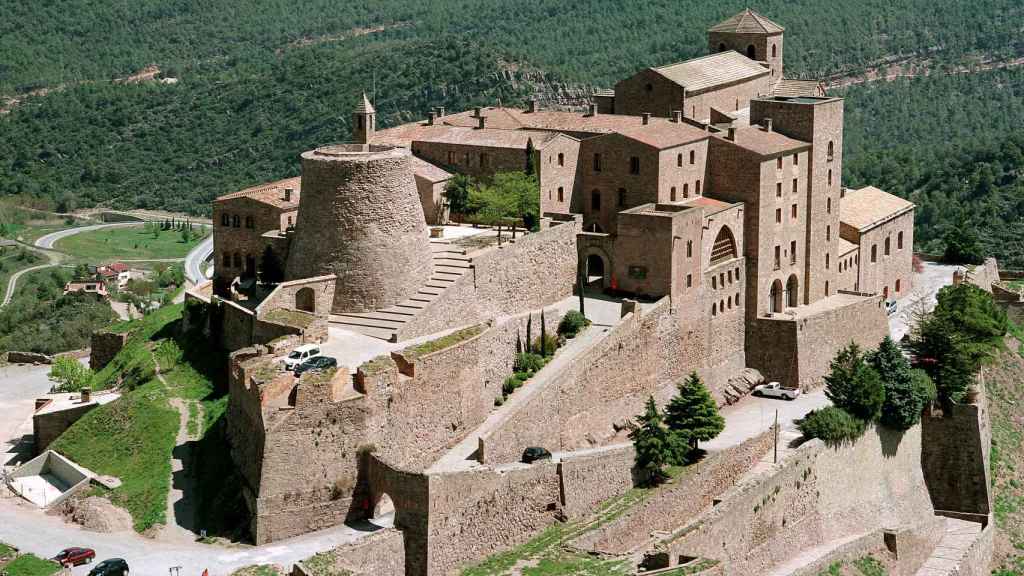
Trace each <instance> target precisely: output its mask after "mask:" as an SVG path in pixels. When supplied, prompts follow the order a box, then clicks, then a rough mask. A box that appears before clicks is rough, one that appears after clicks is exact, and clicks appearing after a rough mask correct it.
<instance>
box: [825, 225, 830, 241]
mask: <svg viewBox="0 0 1024 576" xmlns="http://www.w3.org/2000/svg"><path fill="white" fill-rule="evenodd" d="M830 240H832V225H831V224H830V225H828V226H825V241H826V242H828V241H830Z"/></svg>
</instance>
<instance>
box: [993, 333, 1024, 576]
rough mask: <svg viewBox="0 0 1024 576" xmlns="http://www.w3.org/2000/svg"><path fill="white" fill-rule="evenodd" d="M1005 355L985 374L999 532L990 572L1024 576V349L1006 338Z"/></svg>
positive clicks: (1000, 356)
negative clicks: (1023, 441) (1023, 384)
mask: <svg viewBox="0 0 1024 576" xmlns="http://www.w3.org/2000/svg"><path fill="white" fill-rule="evenodd" d="M1006 342H1007V349H1006V350H1005V351H1003V352H1002V353H1000V354H999V356H997V357H996V358H995V361H994V362H992V364H991V366H990V367H989V368H988V369H987V371H986V387H987V391H988V394H989V399H990V407H991V410H992V412H991V418H992V455H991V461H990V465H991V469H992V485H993V495H994V498H993V500H994V503H993V504H994V512H995V519H996V525H997V526H998V527H999V532H997V536H996V550H995V554H994V556H993V568H998V569H999V570H997V571H994V572H993V574H995V575H997V576H1020V575H1022V574H1024V556H1022V555H1021V549H1022V547H1024V489H1022V487H1024V453H1022V452H1021V450H1020V445H1021V440H1022V439H1024V413H1022V409H1024V388H1022V386H1021V383H1022V382H1024V347H1022V345H1021V343H1020V341H1018V340H1016V339H1015V338H1012V337H1007V339H1006Z"/></svg>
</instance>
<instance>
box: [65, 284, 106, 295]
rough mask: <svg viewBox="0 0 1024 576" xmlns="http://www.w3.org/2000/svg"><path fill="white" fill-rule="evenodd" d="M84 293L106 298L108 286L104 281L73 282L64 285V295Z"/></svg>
mask: <svg viewBox="0 0 1024 576" xmlns="http://www.w3.org/2000/svg"><path fill="white" fill-rule="evenodd" d="M78 292H84V293H86V294H96V295H97V296H100V297H101V298H106V297H107V296H108V294H107V285H106V283H104V282H103V281H102V280H72V281H70V282H68V283H67V284H65V285H64V294H65V295H67V294H72V293H78Z"/></svg>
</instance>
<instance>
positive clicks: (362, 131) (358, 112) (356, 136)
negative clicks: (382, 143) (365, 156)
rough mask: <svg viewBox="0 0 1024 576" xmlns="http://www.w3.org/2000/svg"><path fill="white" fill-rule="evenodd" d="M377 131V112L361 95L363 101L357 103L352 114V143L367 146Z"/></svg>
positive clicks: (364, 95) (364, 96)
mask: <svg viewBox="0 0 1024 576" xmlns="http://www.w3.org/2000/svg"><path fill="white" fill-rule="evenodd" d="M376 130H377V111H376V110H374V108H373V104H370V101H369V100H367V99H366V93H365V92H364V93H363V101H362V102H360V103H359V106H357V107H356V109H355V111H354V112H352V141H353V142H355V143H357V144H369V143H370V142H371V141H372V140H373V133H374V132H375V131H376Z"/></svg>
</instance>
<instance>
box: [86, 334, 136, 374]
mask: <svg viewBox="0 0 1024 576" xmlns="http://www.w3.org/2000/svg"><path fill="white" fill-rule="evenodd" d="M129 336H131V334H130V333H128V332H124V333H120V334H119V333H117V332H107V331H103V330H99V331H96V332H93V333H92V337H91V338H90V341H89V349H90V352H89V368H91V369H92V370H102V369H103V367H104V366H106V365H107V364H110V361H111V360H113V359H114V356H117V354H118V352H120V351H121V348H124V345H125V342H127V341H128V337H129Z"/></svg>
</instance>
